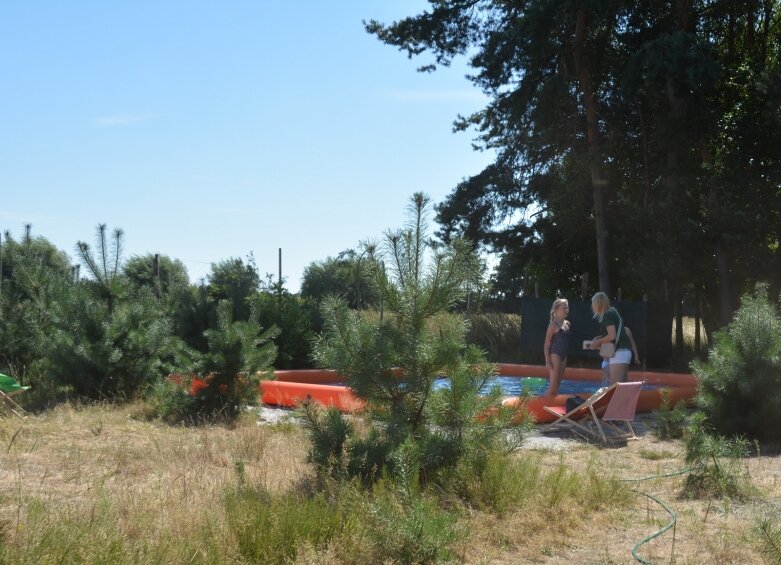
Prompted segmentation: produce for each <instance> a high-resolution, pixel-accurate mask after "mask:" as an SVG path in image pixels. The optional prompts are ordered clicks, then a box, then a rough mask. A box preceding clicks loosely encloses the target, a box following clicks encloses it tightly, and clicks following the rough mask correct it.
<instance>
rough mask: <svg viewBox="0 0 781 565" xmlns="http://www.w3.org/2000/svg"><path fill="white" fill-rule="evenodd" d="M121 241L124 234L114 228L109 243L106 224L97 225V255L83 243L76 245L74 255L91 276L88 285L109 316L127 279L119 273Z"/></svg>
mask: <svg viewBox="0 0 781 565" xmlns="http://www.w3.org/2000/svg"><path fill="white" fill-rule="evenodd" d="M123 239H124V232H123V231H122V230H121V229H120V228H116V229H115V230H114V232H113V234H112V236H111V241H110V242H109V240H108V236H107V235H106V224H98V227H97V229H96V234H95V241H96V245H95V247H96V250H97V255H95V254H94V253H93V252H92V249H91V248H90V246H89V244H87V243H85V242H83V241H79V242H78V243H77V244H76V254H77V255H78V256H79V259H80V260H81V263H82V265H84V267H86V269H87V271H88V274H89V275H91V276H92V281H91V282H89V283H88V284H90V286H92V287H93V289H94V291H95V293H96V295H97V296H98V297H100V298H101V299H103V300H105V301H106V306H107V308H108V312H109V315H111V314H112V313H113V311H114V304H115V302H116V300H117V298H119V296H120V294H121V293H122V292H123V290H124V287H125V285H126V283H127V279H124V278H123V277H122V276H121V275H122V273H121V272H120V266H121V265H122V246H123V243H124V241H123Z"/></svg>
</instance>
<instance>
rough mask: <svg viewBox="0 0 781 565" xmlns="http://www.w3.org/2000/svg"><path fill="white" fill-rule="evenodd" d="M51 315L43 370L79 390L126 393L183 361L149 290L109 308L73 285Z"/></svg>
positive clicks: (110, 395) (111, 394) (89, 394)
mask: <svg viewBox="0 0 781 565" xmlns="http://www.w3.org/2000/svg"><path fill="white" fill-rule="evenodd" d="M55 317H56V322H55V323H56V328H57V329H56V330H55V331H54V332H53V334H52V335H51V336H50V340H49V343H48V345H47V349H48V356H47V369H48V372H49V374H50V376H51V377H52V378H54V379H55V380H56V381H57V382H59V383H61V384H64V385H67V386H70V387H71V388H72V389H73V390H74V391H75V392H76V393H77V394H79V395H82V396H85V397H88V398H95V399H100V398H108V399H122V398H129V397H132V396H134V395H135V394H136V393H137V392H138V391H139V390H140V389H141V388H142V387H143V386H145V385H146V384H150V383H152V382H153V381H154V380H156V379H159V378H160V377H161V376H163V375H165V374H167V373H168V372H170V371H171V368H172V365H173V364H179V363H181V364H185V363H186V362H185V361H184V355H182V353H183V347H182V344H181V342H180V341H179V340H178V339H177V338H175V337H174V336H173V335H172V333H171V327H170V324H169V322H168V320H167V318H166V317H165V316H164V315H163V314H162V313H161V312H160V311H159V310H158V308H157V305H156V302H155V301H154V299H153V298H152V297H151V295H149V293H148V292H145V291H140V292H139V293H138V294H136V295H135V296H133V297H132V299H128V300H123V301H121V302H114V304H113V307H112V310H108V309H107V308H106V307H105V306H104V304H102V303H100V302H98V301H96V299H95V298H94V297H93V296H91V294H90V293H89V292H88V291H87V289H86V288H84V287H81V288H74V289H73V292H72V293H70V294H69V295H68V296H67V297H65V299H64V300H63V301H62V302H61V303H60V304H59V305H58V308H57V312H56V314H55Z"/></svg>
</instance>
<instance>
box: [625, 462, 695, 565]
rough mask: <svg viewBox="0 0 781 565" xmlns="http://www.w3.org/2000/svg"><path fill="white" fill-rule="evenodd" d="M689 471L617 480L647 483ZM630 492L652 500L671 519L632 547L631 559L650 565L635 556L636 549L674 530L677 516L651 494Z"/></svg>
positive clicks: (633, 490) (689, 468) (689, 469)
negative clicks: (671, 529)
mask: <svg viewBox="0 0 781 565" xmlns="http://www.w3.org/2000/svg"><path fill="white" fill-rule="evenodd" d="M691 470H692V469H691V467H688V468H686V469H681V470H679V471H673V472H672V473H665V474H664V475H650V476H648V477H640V478H639V479H618V480H619V481H621V482H625V483H629V482H640V481H648V480H651V479H660V478H663V477H675V476H677V475H683V474H684V473H688V472H690V471H691ZM631 491H632V492H635V493H637V494H642V495H643V496H645V497H648V498H650V499H651V500H653V501H654V502H656V503H657V504H659V505H660V506H661V507H662V508H664V509H665V510H666V511H667V513H668V514H669V515H670V518H671V520H670V523H669V524H667V525H665V526H664V527H663V528H662V529H660V530H657V531H655V532H654V533H652V534H651V535H649V536H646V537H645V538H643V539H642V540H640V541H639V542H637V543H636V544H635V545H634V547H633V548H632V557H634V558H635V560H636V561H638V562H639V563H642V564H643V565H651V562H650V561H646V560H645V559H643V558H642V557H640V556H639V555H638V554H637V549H638V548H639V547H640V546H641V545H643V544H646V543H648V542H649V541H651V540H652V539H654V538H657V537H659V536H661V535H662V534H663V533H664V532H666V531H667V530H669V529H670V528H674V527H675V525H676V524H677V523H678V516H677V515H676V514H675V512H674V511H673V510H672V509H671V508H670V507H669V506H667V505H666V504H665V503H664V502H662V501H661V500H659V499H658V498H656V497H655V496H653V495H651V494H648V493H647V492H642V491H639V490H635V489H631ZM673 541H674V540H673Z"/></svg>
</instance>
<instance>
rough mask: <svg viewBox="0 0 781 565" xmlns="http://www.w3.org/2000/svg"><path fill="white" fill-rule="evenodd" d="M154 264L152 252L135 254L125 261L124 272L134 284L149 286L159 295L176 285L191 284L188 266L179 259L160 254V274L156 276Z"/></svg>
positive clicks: (140, 286)
mask: <svg viewBox="0 0 781 565" xmlns="http://www.w3.org/2000/svg"><path fill="white" fill-rule="evenodd" d="M154 264H155V258H154V254H152V253H147V254H146V255H135V256H133V257H131V258H130V259H128V260H127V261H126V262H125V264H124V266H123V268H122V272H123V274H124V276H125V277H127V279H128V281H129V282H130V284H131V285H132V286H135V287H137V288H148V289H149V290H151V291H152V292H156V294H157V295H165V294H168V292H170V290H171V289H173V288H175V287H184V286H187V285H188V284H190V279H189V277H188V276H187V268H186V267H185V266H184V263H182V262H181V261H180V260H179V259H172V258H170V257H168V256H167V255H160V256H159V257H158V261H157V265H158V275H159V276H155V273H154Z"/></svg>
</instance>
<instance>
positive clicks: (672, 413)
mask: <svg viewBox="0 0 781 565" xmlns="http://www.w3.org/2000/svg"><path fill="white" fill-rule="evenodd" d="M653 418H654V421H653V433H654V435H655V436H656V437H658V438H659V439H664V440H667V439H679V438H682V437H683V434H684V431H685V429H686V405H685V404H684V403H683V402H678V403H677V404H675V406H671V405H670V393H669V391H668V390H666V389H665V390H663V391H662V404H661V406H659V409H658V410H657V411H656V412H654V413H653Z"/></svg>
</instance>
